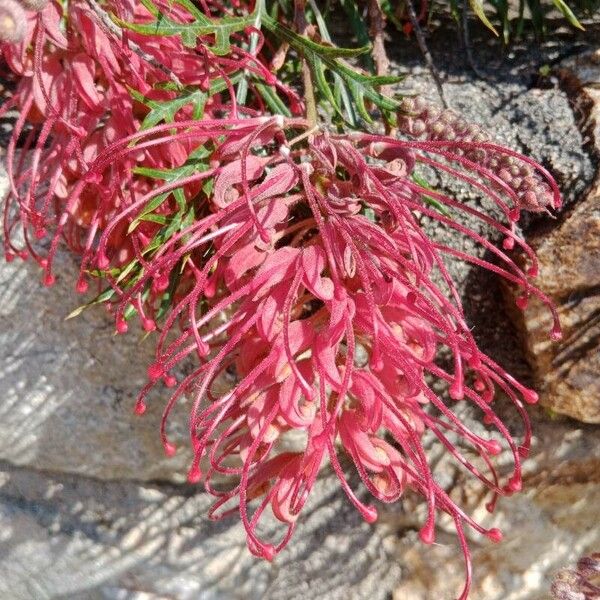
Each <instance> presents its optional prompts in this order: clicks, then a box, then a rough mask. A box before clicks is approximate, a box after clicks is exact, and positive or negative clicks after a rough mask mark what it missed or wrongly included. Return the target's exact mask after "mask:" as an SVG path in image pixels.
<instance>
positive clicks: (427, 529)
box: [419, 521, 435, 544]
mask: <svg viewBox="0 0 600 600" xmlns="http://www.w3.org/2000/svg"><path fill="white" fill-rule="evenodd" d="M419 538H420V539H421V541H422V542H423V543H424V544H433V542H435V531H434V528H433V525H432V524H431V523H430V522H429V521H428V522H427V523H425V525H423V527H421V530H420V531H419Z"/></svg>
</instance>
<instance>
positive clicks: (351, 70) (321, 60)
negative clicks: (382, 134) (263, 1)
mask: <svg viewBox="0 0 600 600" xmlns="http://www.w3.org/2000/svg"><path fill="white" fill-rule="evenodd" d="M263 25H264V26H265V27H266V28H267V29H268V30H269V31H270V32H271V33H272V34H273V35H275V36H277V37H278V38H280V39H281V40H283V41H285V42H287V43H288V44H289V45H290V46H291V47H292V48H293V49H294V50H296V52H298V53H299V54H300V55H301V56H303V57H304V59H305V60H306V62H307V63H308V65H309V67H310V70H311V72H312V75H313V79H314V83H315V86H316V87H317V89H318V91H319V93H320V94H321V96H322V97H323V98H324V99H325V100H326V101H327V102H328V103H329V104H330V105H331V106H332V107H333V109H334V110H335V112H336V113H338V114H339V115H340V116H341V117H342V118H343V119H345V120H346V121H347V122H349V123H350V124H351V125H356V123H354V122H352V111H351V110H349V109H348V107H347V106H346V110H345V114H344V112H342V108H341V106H340V102H339V100H340V99H341V100H342V101H344V100H345V104H347V103H348V101H349V97H351V99H352V102H353V104H354V107H355V108H356V110H357V112H358V113H359V114H360V116H361V117H362V118H363V119H364V120H365V121H366V122H368V123H370V122H372V119H371V116H370V115H369V112H368V110H367V108H366V104H365V102H366V100H369V101H370V102H372V103H373V104H374V105H375V106H377V107H378V108H379V109H381V110H382V111H390V112H393V111H395V110H397V109H398V106H399V104H398V102H397V101H396V100H394V99H392V98H389V97H387V96H384V95H383V94H381V93H380V92H378V91H377V89H376V88H377V87H378V86H381V85H388V84H393V83H398V82H399V81H401V80H402V77H394V76H389V77H377V76H372V75H364V74H362V73H359V72H357V70H356V68H355V67H353V66H351V65H349V64H348V63H346V62H344V61H343V60H342V59H343V58H348V57H356V56H360V55H362V54H364V53H365V52H368V51H369V49H370V48H369V46H363V47H361V48H336V47H335V46H326V45H324V44H318V43H316V42H314V41H312V40H310V39H308V38H306V37H304V36H301V35H298V34H297V33H296V32H294V31H292V30H291V29H289V28H288V27H286V26H285V25H282V24H281V23H278V22H277V21H275V20H274V19H272V18H271V17H270V16H268V15H263ZM328 71H329V72H331V73H332V74H333V78H334V82H333V86H332V84H331V82H330V81H329V80H328V78H327V72H328ZM338 78H339V80H338ZM336 81H337V84H336ZM344 86H345V88H346V89H347V92H348V94H349V97H348V96H347V97H346V98H345V99H344V95H343V93H342V88H343V87H344ZM332 87H333V90H332ZM336 89H337V97H336V93H334V92H335V91H336Z"/></svg>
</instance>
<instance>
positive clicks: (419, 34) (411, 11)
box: [406, 0, 448, 108]
mask: <svg viewBox="0 0 600 600" xmlns="http://www.w3.org/2000/svg"><path fill="white" fill-rule="evenodd" d="M406 11H407V12H408V18H409V19H410V22H411V25H412V27H413V30H414V32H415V36H416V38H417V43H418V44H419V48H420V49H421V54H423V58H425V62H426V63H427V68H428V69H429V72H430V73H431V76H432V77H433V81H434V82H435V87H436V88H437V92H438V95H439V97H440V100H441V102H442V105H443V107H444V108H448V104H447V103H446V98H444V88H443V87H442V82H441V80H440V76H439V74H438V72H437V69H436V68H435V65H434V64H433V58H432V57H431V52H429V48H428V47H427V42H425V36H424V35H423V31H422V29H421V26H420V25H419V20H418V19H417V14H416V13H415V7H414V6H413V3H412V0H406Z"/></svg>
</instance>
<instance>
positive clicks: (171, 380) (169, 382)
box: [163, 375, 177, 388]
mask: <svg viewBox="0 0 600 600" xmlns="http://www.w3.org/2000/svg"><path fill="white" fill-rule="evenodd" d="M163 381H164V383H165V385H166V386H167V387H168V388H172V387H175V386H176V385H177V379H175V377H173V375H165V377H164V379H163Z"/></svg>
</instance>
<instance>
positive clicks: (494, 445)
mask: <svg viewBox="0 0 600 600" xmlns="http://www.w3.org/2000/svg"><path fill="white" fill-rule="evenodd" d="M486 448H487V451H488V452H489V453H490V454H491V455H492V456H498V454H500V452H502V444H500V442H499V441H498V440H489V441H488V442H487V444H486Z"/></svg>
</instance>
